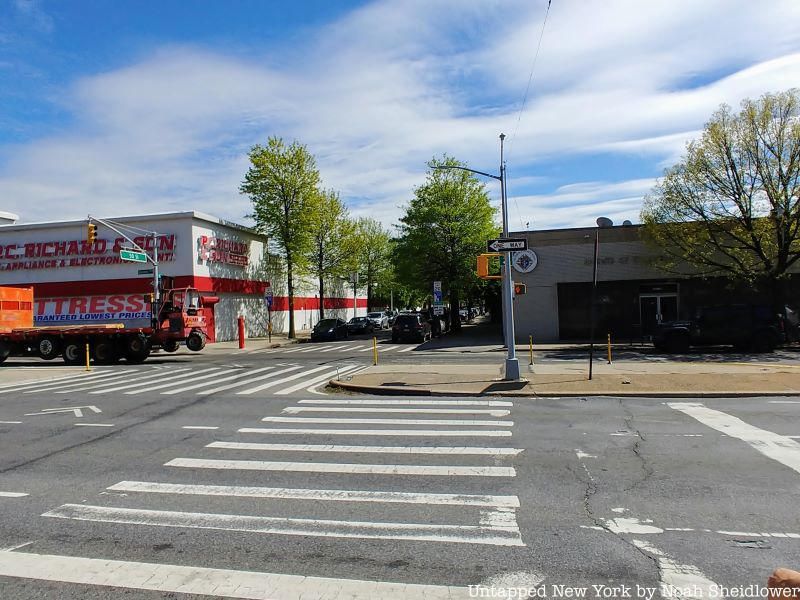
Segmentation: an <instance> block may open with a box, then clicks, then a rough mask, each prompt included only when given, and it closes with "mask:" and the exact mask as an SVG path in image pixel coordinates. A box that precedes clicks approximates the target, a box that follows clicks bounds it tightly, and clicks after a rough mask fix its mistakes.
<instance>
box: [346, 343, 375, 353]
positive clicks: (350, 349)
mask: <svg viewBox="0 0 800 600" xmlns="http://www.w3.org/2000/svg"><path fill="white" fill-rule="evenodd" d="M363 347H364V346H362V345H361V344H356V345H355V346H352V347H347V348H342V349H341V350H339V352H355V351H356V350H359V349H360V348H363ZM367 348H369V346H367ZM359 352H360V350H359Z"/></svg>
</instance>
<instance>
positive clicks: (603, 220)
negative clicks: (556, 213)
mask: <svg viewBox="0 0 800 600" xmlns="http://www.w3.org/2000/svg"><path fill="white" fill-rule="evenodd" d="M595 222H596V223H597V228H596V229H595V230H594V253H593V258H592V265H593V266H592V297H591V301H590V303H591V306H590V307H589V381H591V379H592V364H593V362H594V325H595V319H596V315H595V313H596V312H597V306H596V304H597V254H598V251H599V250H600V229H601V228H605V227H613V225H614V223H613V221H612V220H611V219H609V218H608V217H598V218H597V221H595Z"/></svg>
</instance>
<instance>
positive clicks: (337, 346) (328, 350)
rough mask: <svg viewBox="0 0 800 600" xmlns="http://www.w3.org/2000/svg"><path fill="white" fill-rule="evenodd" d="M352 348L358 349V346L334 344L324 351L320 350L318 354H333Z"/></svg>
mask: <svg viewBox="0 0 800 600" xmlns="http://www.w3.org/2000/svg"><path fill="white" fill-rule="evenodd" d="M353 347H358V344H355V345H353V344H336V345H335V346H333V347H332V348H326V349H325V350H320V353H323V352H333V351H334V350H338V351H340V352H341V351H342V350H347V349H348V348H353Z"/></svg>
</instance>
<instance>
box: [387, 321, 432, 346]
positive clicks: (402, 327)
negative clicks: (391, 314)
mask: <svg viewBox="0 0 800 600" xmlns="http://www.w3.org/2000/svg"><path fill="white" fill-rule="evenodd" d="M407 339H410V340H411V341H414V342H424V341H426V340H429V339H431V324H430V323H428V321H427V320H425V319H424V318H423V317H422V315H419V314H411V315H409V314H405V315H397V318H396V319H395V320H394V325H392V342H394V343H397V342H399V341H401V340H407Z"/></svg>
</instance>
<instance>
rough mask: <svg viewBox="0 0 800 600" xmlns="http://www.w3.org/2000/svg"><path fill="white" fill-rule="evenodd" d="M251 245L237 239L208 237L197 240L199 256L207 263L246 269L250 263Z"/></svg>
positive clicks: (204, 236) (203, 236) (202, 236)
mask: <svg viewBox="0 0 800 600" xmlns="http://www.w3.org/2000/svg"><path fill="white" fill-rule="evenodd" d="M249 253H250V245H249V244H248V243H247V242H243V241H241V240H236V239H223V238H218V237H213V236H208V235H201V236H200V237H199V238H197V254H198V256H199V257H200V260H201V261H204V262H207V263H224V264H228V265H233V266H236V267H246V266H247V265H248V264H249V262H250V257H249Z"/></svg>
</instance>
